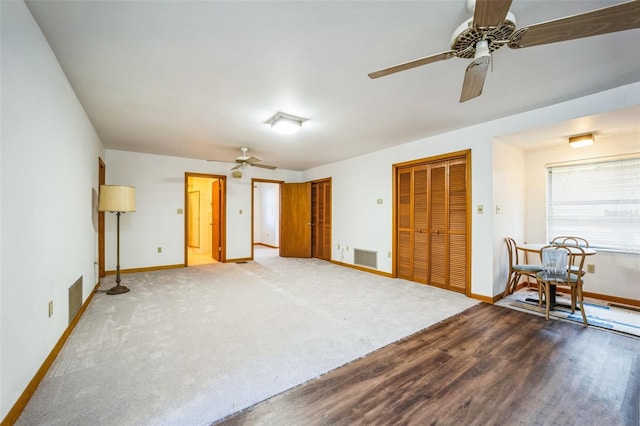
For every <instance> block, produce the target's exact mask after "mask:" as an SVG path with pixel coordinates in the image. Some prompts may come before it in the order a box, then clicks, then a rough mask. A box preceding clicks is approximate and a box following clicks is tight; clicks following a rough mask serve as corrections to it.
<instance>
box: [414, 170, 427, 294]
mask: <svg viewBox="0 0 640 426" xmlns="http://www.w3.org/2000/svg"><path fill="white" fill-rule="evenodd" d="M428 189H429V168H428V166H418V167H414V169H413V278H412V279H413V281H416V282H419V283H426V282H427V280H428V273H429V265H428V262H427V259H428V258H429V211H428Z"/></svg>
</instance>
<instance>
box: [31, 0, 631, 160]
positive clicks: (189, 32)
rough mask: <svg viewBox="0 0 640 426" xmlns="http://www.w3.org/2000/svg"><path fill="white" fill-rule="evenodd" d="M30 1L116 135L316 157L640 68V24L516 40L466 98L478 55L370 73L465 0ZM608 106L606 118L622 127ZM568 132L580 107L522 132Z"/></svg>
mask: <svg viewBox="0 0 640 426" xmlns="http://www.w3.org/2000/svg"><path fill="white" fill-rule="evenodd" d="M616 3H620V1H595V0H583V1H557V0H554V1H543V0H514V2H513V5H512V7H511V11H512V12H513V13H514V14H515V17H516V24H517V27H518V28H520V27H522V26H524V25H527V24H532V23H538V22H541V21H545V20H549V19H555V18H559V17H563V16H567V15H571V14H575V13H581V12H585V11H589V10H593V9H597V8H600V7H605V6H610V5H613V4H616ZM27 5H28V7H29V9H30V10H31V12H32V14H33V16H34V18H35V19H36V21H37V23H38V24H39V25H40V27H41V29H42V31H43V32H44V34H45V36H46V38H47V40H48V41H49V43H50V45H51V47H52V49H53V51H54V52H55V54H56V56H57V58H58V60H59V62H60V64H61V65H62V68H63V69H64V71H65V73H66V75H67V77H68V78H69V81H70V82H71V84H72V86H73V88H74V89H75V91H76V93H77V95H78V97H79V99H80V101H81V102H82V104H83V106H84V108H85V109H86V111H87V114H88V115H89V117H90V119H91V121H92V122H93V124H94V126H95V128H96V130H97V132H98V134H99V135H100V137H101V139H102V141H103V142H104V144H105V146H106V147H107V148H109V149H118V150H127V151H137V152H145V153H155V154H162V155H171V156H179V157H189V158H200V159H203V160H205V159H211V160H219V161H233V159H234V158H235V157H236V156H238V155H239V154H240V151H239V148H240V147H243V146H246V147H248V148H249V149H250V154H255V155H257V156H259V157H261V158H262V159H263V161H264V163H266V164H274V165H277V166H279V167H281V168H285V169H290V170H306V169H308V168H311V167H314V166H318V165H322V164H327V163H331V162H334V161H338V160H341V159H346V158H351V157H355V156H358V155H360V154H363V153H366V152H370V151H376V150H379V149H383V148H386V147H390V146H393V145H399V144H403V143H406V142H410V141H414V140H418V139H422V138H425V137H428V136H431V135H435V134H440V133H444V132H448V131H451V130H454V129H458V128H462V127H467V126H470V125H473V124H477V123H480V122H484V121H487V120H492V119H496V118H500V117H504V116H508V115H512V114H516V113H520V112H524V111H528V110H532V109H535V108H539V107H543V106H546V105H551V104H554V103H557V102H561V101H565V100H569V99H573V98H576V97H580V96H584V95H588V94H591V93H595V92H600V91H603V90H607V89H611V88H614V87H618V86H621V85H625V84H629V83H632V82H637V81H640V55H639V54H638V47H639V46H640V30H638V29H634V30H629V31H624V32H620V33H615V34H608V35H603V36H597V37H591V38H587V39H580V40H574V41H567V42H563V43H556V44H552V45H546V46H538V47H531V48H526V49H519V50H512V49H509V48H508V47H503V48H501V49H500V50H498V51H497V52H495V53H494V55H493V71H491V70H490V71H489V73H488V75H487V80H486V83H485V87H484V92H483V94H482V96H480V97H479V98H476V99H473V100H471V101H468V102H465V103H462V104H461V103H459V102H458V99H459V97H460V90H461V87H462V80H463V76H464V70H465V68H466V66H467V64H468V62H469V60H464V59H457V58H454V59H451V60H448V61H442V62H438V63H434V64H430V65H426V66H423V67H420V68H416V69H413V70H409V71H405V72H402V73H399V74H394V75H390V76H387V77H383V78H379V79H377V80H371V79H369V78H368V77H367V74H368V73H369V72H372V71H376V70H378V69H381V68H386V67H388V66H391V65H395V64H397V63H401V62H406V61H409V60H413V59H416V58H419V57H423V56H427V55H431V54H435V53H439V52H443V51H446V50H448V49H449V43H450V38H451V34H452V32H453V31H454V30H455V29H456V27H458V25H459V24H461V23H462V22H463V21H464V20H465V19H466V18H468V17H470V16H471V15H470V13H469V12H468V11H467V9H466V7H465V1H464V0H449V1H406V2H405V1H291V2H279V1H259V2H253V1H89V0H85V1H67V0H65V1H56V0H46V1H44V0H28V1H27ZM639 103H640V99H639ZM277 111H283V112H286V113H289V114H293V115H297V116H302V117H305V118H308V121H306V122H305V123H304V126H303V129H302V131H300V132H299V133H298V134H296V135H293V136H286V135H278V134H274V133H272V132H271V131H270V129H269V126H268V125H266V124H265V123H264V122H265V121H266V120H267V119H268V118H269V117H271V116H272V115H273V114H274V113H275V112H277ZM639 117H640V115H639V111H638V110H637V109H636V110H635V111H632V112H631V113H629V112H627V113H626V115H625V117H624V119H625V120H626V121H625V122H626V124H625V126H631V127H634V126H635V127H634V128H635V131H636V132H637V131H638V125H639V124H638V123H639V122H640V120H638V118H639ZM605 118H606V117H605ZM605 118H602V120H601V123H599V125H600V126H603V127H601V128H600V129H595V130H599V131H608V130H607V128H608V127H607V126H609V124H608V122H607V121H606V120H605ZM634 118H635V119H634ZM629 119H631V121H632V123H628V120H629ZM574 124H575V123H574ZM618 127H620V126H619V125H618ZM591 130H592V129H589V130H588V131H591ZM570 133H571V130H570V123H569V124H566V125H564V127H563V126H561V125H559V126H554V127H553V128H550V129H541V130H539V131H538V132H537V133H535V132H534V133H533V134H532V136H531V137H530V138H527V137H526V136H520V137H518V138H513V139H512V140H516V139H517V140H518V141H519V143H520V144H521V146H522V147H524V148H531V147H535V146H540V145H536V144H540V143H541V140H545V141H550V140H552V139H554V140H556V141H558V140H560V139H559V138H561V137H566V136H567V134H570ZM541 138H542V139H541ZM505 140H509V138H507V139H505ZM527 141H529V142H527ZM531 141H534V142H531ZM562 141H566V139H562ZM549 143H551V142H549Z"/></svg>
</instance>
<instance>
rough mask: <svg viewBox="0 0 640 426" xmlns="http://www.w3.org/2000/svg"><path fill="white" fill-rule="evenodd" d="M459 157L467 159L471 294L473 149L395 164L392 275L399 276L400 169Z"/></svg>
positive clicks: (467, 251) (469, 279) (467, 286)
mask: <svg viewBox="0 0 640 426" xmlns="http://www.w3.org/2000/svg"><path fill="white" fill-rule="evenodd" d="M457 158H464V159H465V160H466V174H467V176H466V185H467V197H466V198H467V200H466V207H467V214H466V229H465V232H466V235H467V240H466V243H467V244H466V253H465V254H466V256H467V259H466V260H467V265H466V266H467V270H466V276H467V282H466V289H465V295H467V296H470V295H471V242H472V234H471V230H472V229H471V218H472V217H471V195H472V191H471V189H472V188H471V149H466V150H462V151H455V152H450V153H446V154H440V155H435V156H433V157H426V158H420V159H416V160H411V161H406V162H403V163H396V164H393V165H392V166H391V167H392V174H391V176H392V197H393V216H392V221H393V235H392V245H393V246H392V250H393V253H392V256H391V276H392V277H394V278H398V179H397V177H398V169H400V168H403V167H410V166H418V165H421V164H425V163H434V162H438V161H446V160H453V159H457Z"/></svg>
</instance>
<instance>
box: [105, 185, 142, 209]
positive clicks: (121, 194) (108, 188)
mask: <svg viewBox="0 0 640 426" xmlns="http://www.w3.org/2000/svg"><path fill="white" fill-rule="evenodd" d="M98 210H99V211H101V212H135V211H136V189H135V188H134V187H133V186H119V185H100V199H99V201H98Z"/></svg>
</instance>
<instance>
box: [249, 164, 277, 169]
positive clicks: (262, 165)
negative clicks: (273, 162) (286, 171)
mask: <svg viewBox="0 0 640 426" xmlns="http://www.w3.org/2000/svg"><path fill="white" fill-rule="evenodd" d="M249 164H251V165H252V166H253V167H260V168H261V169H269V170H275V169H277V167H276V166H268V165H266V164H259V163H249Z"/></svg>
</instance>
